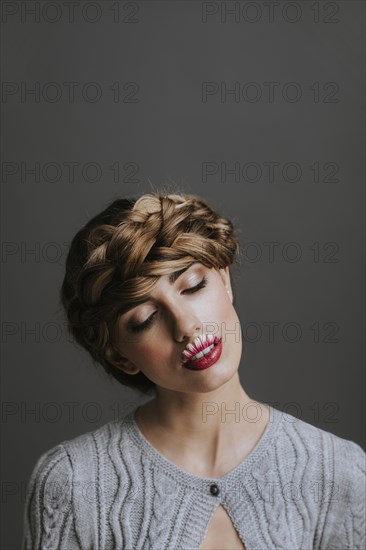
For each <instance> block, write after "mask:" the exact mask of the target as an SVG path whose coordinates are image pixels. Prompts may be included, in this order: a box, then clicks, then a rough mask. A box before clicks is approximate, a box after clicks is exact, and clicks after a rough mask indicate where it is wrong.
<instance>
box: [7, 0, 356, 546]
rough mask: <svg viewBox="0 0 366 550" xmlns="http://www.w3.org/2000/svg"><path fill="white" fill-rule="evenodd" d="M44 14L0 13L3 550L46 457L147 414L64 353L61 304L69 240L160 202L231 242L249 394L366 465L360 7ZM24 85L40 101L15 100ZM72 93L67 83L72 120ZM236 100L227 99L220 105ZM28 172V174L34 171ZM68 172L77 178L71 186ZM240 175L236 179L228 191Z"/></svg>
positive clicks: (182, 6) (150, 6)
mask: <svg viewBox="0 0 366 550" xmlns="http://www.w3.org/2000/svg"><path fill="white" fill-rule="evenodd" d="M23 4H24V5H26V7H27V8H32V7H33V8H34V6H35V3H34V2H26V3H23ZM47 4H50V3H49V2H45V3H43V4H42V5H43V6H46V8H44V11H43V12H41V13H40V16H39V20H38V21H36V20H35V16H34V15H32V14H29V13H28V12H27V10H26V9H25V8H24V6H23V8H22V5H21V3H20V2H9V3H7V8H6V11H3V12H2V55H1V57H2V79H3V90H2V92H3V94H2V105H1V107H2V128H3V131H2V145H3V152H2V169H3V170H2V181H1V194H2V199H3V200H2V212H1V214H2V216H1V218H2V227H1V231H2V293H1V303H2V306H1V314H2V344H3V345H2V349H3V353H2V426H1V428H2V508H3V528H2V540H1V548H4V549H10V548H14V549H15V548H19V545H20V539H21V530H22V515H23V505H24V491H25V487H26V484H27V482H28V480H29V476H30V474H31V471H32V468H33V467H34V465H35V462H36V460H37V458H38V457H39V456H40V454H41V453H43V452H45V451H46V450H47V449H49V448H50V447H52V446H53V445H56V444H57V443H59V442H61V441H63V440H65V439H70V438H73V437H75V436H77V435H79V434H82V433H84V432H86V431H90V430H94V429H96V428H97V427H99V426H100V425H102V424H104V423H105V422H107V421H109V420H112V419H113V418H116V417H117V416H118V415H120V416H122V415H123V414H125V413H126V412H128V411H129V410H130V409H131V408H133V407H135V406H136V405H137V403H139V402H143V401H144V400H146V398H144V397H140V396H139V395H138V394H136V393H135V392H132V391H130V390H126V389H124V388H123V387H122V386H120V385H118V384H117V383H114V382H110V381H108V380H107V379H106V377H105V376H104V375H103V373H102V371H101V370H100V371H99V370H98V369H96V368H95V367H94V366H93V365H92V363H91V360H90V359H89V357H88V356H87V354H86V353H85V352H84V351H83V350H80V349H78V348H77V347H76V345H74V344H73V342H71V341H70V338H69V337H68V335H67V333H66V330H65V325H64V317H63V314H62V311H61V309H60V304H59V302H58V291H59V288H60V285H61V282H62V279H63V274H64V261H65V257H66V251H67V243H68V242H70V241H71V239H72V237H73V236H74V234H75V232H76V231H77V230H78V229H79V228H80V227H81V225H82V224H84V223H85V222H86V221H87V220H88V219H89V218H90V217H91V216H92V215H94V214H96V213H97V212H99V211H100V210H101V209H102V208H103V207H105V206H106V205H107V204H108V203H109V202H111V201H112V200H113V199H115V198H118V197H122V196H125V195H128V196H134V195H135V194H136V195H139V194H141V193H143V192H150V191H152V190H155V188H156V187H159V186H161V185H162V184H167V185H169V186H170V187H169V189H170V190H174V189H175V188H176V186H178V187H179V189H181V190H182V191H186V192H190V193H195V194H198V195H201V196H203V197H205V198H206V199H207V200H208V201H209V203H210V204H211V206H213V207H214V208H216V209H217V210H219V211H220V212H221V213H222V214H223V215H225V216H227V217H229V218H230V219H232V220H233V222H234V224H235V226H236V228H237V231H238V235H239V238H240V242H241V247H242V252H243V254H242V256H241V261H240V263H238V264H237V265H235V266H234V267H233V269H232V280H233V285H234V293H235V306H236V309H237V312H238V315H239V318H240V320H241V323H242V327H243V330H244V337H245V339H246V341H245V342H244V349H243V357H242V361H241V365H240V378H241V382H242V385H243V387H244V388H245V390H246V391H247V393H248V394H249V395H250V396H251V397H252V398H253V399H257V400H260V401H263V402H267V403H272V404H274V406H276V407H277V408H279V409H281V410H286V411H288V412H289V413H290V414H293V415H294V416H297V417H299V418H301V419H302V420H305V421H307V422H310V423H311V424H313V425H315V426H318V427H319V428H322V429H325V430H327V431H330V432H332V433H334V434H336V435H339V436H340V437H343V438H346V439H350V440H353V441H355V442H357V443H358V444H360V445H361V446H363V447H365V438H364V433H365V414H364V413H365V402H364V389H363V388H364V382H365V380H364V333H365V324H364V279H365V277H364V275H365V273H364V256H363V248H364V150H365V139H364V103H363V100H364V94H365V69H364V67H365V59H364V37H365V23H364V21H365V18H364V16H365V5H364V3H363V2H361V1H347V2H345V1H338V2H332V3H327V2H319V3H313V2H305V1H298V2H295V3H294V2H292V3H290V2H282V1H281V2H280V6H277V7H276V6H275V8H274V10H275V11H274V17H273V18H271V17H270V12H269V7H268V6H266V3H265V2H256V5H253V4H254V3H253V2H252V3H248V2H237V9H239V11H238V12H236V14H234V15H230V14H228V13H227V10H228V9H229V8H232V7H233V6H234V8H235V3H234V2H222V3H217V2H216V3H215V2H211V3H201V2H198V1H197V2H196V1H184V2H182V1H171V2H168V1H160V0H159V1H140V2H129V3H125V2H120V3H119V4H118V3H116V2H114V3H113V2H109V1H104V2H94V3H91V2H78V6H77V7H76V8H75V14H74V21H73V22H72V21H71V19H72V18H71V14H70V12H68V11H67V8H66V6H64V5H63V3H62V2H56V3H55V2H54V3H53V4H52V6H51V5H49V6H48V7H47ZM55 4H58V6H59V10H58V11H56V8H55ZM117 4H118V5H119V7H120V13H119V20H118V18H117V13H116V11H113V10H112V9H111V8H112V5H114V6H116V5H117ZM314 5H315V6H317V8H318V15H317V14H316V12H315V11H314V9H315V8H314ZM311 6H313V8H311ZM114 9H116V8H114ZM3 10H4V6H3ZM97 10H99V11H97ZM215 10H217V12H216V13H215ZM208 12H209V13H208ZM256 16H257V20H255V19H256ZM36 17H37V14H36ZM225 17H226V19H225ZM57 18H58V20H57ZM52 19H55V21H54V22H53V23H52V22H51V20H52ZM93 19H96V21H95V22H94V23H93V22H92V20H93ZM249 20H251V22H250V21H249ZM36 82H38V83H39V86H40V96H39V98H37V97H36V98H35V96H32V95H28V96H27V95H24V94H23V95H22V87H23V91H24V88H25V87H26V88H30V87H32V86H33V87H34V86H35V83H36ZM65 82H74V83H79V85H77V84H75V98H74V102H71V100H70V99H69V96H68V90H69V88H68V87H67V85H65V84H63V83H65ZM90 82H94V83H96V84H94V85H93V86H89V88H88V86H86V87H85V85H86V84H87V83H90ZM116 82H118V83H119V87H120V94H119V101H117V102H115V101H114V99H115V96H114V93H113V91H112V90H111V89H110V86H112V85H113V83H116ZM205 82H210V83H214V84H211V90H213V93H212V94H210V95H208V96H207V97H206V98H205V97H203V95H202V89H203V87H204V86H205V84H204V83H205ZM268 82H276V83H278V86H277V87H276V88H275V94H274V97H273V98H269V95H268V89H269V88H268V84H267V85H266V84H264V83H268ZM52 83H53V84H52ZM126 83H127V84H126ZM131 83H132V84H131ZM235 83H238V84H236V86H239V92H240V95H239V97H234V96H233V95H230V94H229V95H226V96H225V95H223V96H221V95H220V90H223V89H224V87H225V86H226V87H227V89H232V88H233V87H234V86H235ZM248 83H252V84H251V85H249V86H248ZM289 83H296V84H295V85H296V89H297V90H301V92H302V95H301V97H298V98H296V97H295V96H294V92H295V85H294V84H291V85H289ZM69 86H70V85H69ZM95 86H97V87H98V89H99V90H100V91H101V97H100V98H99V100H97V101H95V102H93V101H91V100H92V98H93V97H94V92H95V89H96V88H95ZM116 86H117V85H116V84H114V89H115V90H116ZM83 87H84V88H83ZM82 88H83V90H84V96H85V97H84V96H83V95H82V93H81V89H82ZM57 89H58V90H61V96H60V97H59V98H57V97H56V99H55V101H52V98H53V97H55V91H57ZM317 89H318V90H319V94H317V93H316V90H317ZM216 90H218V91H216ZM255 91H256V92H257V93H260V92H262V96H261V97H257V99H255V93H254V92H255ZM132 92H134V93H132ZM286 93H287V95H286ZM85 94H86V95H85ZM38 99H39V100H38ZM205 99H206V100H205ZM292 99H297V100H296V101H292ZM268 162H275V163H279V164H278V166H277V168H276V170H275V172H274V179H273V180H272V181H269V178H268V164H267V165H266V164H264V163H268ZM22 163H23V164H22ZM37 163H38V164H39V169H40V174H39V176H37V175H36V176H32V175H31V174H29V173H27V172H26V170H27V169H29V168H32V167H34V166H35V165H36V164H37ZM48 163H52V164H48ZM65 163H78V164H76V165H75V178H74V180H72V178H71V177H70V174H69V172H68V169H67V164H65ZM88 163H96V166H97V167H98V170H99V172H100V173H99V174H98V173H97V171H96V169H95V166H94V167H93V165H91V164H88ZM130 163H132V164H130ZM205 163H210V164H209V165H206V164H205ZM235 163H239V164H237V166H239V168H240V170H241V174H239V176H238V177H237V178H235V175H233V174H230V173H226V174H225V167H226V169H230V168H232V167H233V166H234V165H235ZM248 163H256V164H254V165H253V164H252V165H248ZM288 163H296V164H295V165H294V164H290V165H289V164H288ZM328 163H329V164H328ZM112 165H114V166H115V169H114V171H113V170H111V168H110V167H111V166H112ZM117 165H118V166H119V172H120V173H119V177H118V178H117V177H116V179H117V181H114V176H116V166H117ZM205 166H206V168H207V166H208V167H209V169H210V172H209V174H208V175H207V174H206V176H207V177H204V176H205ZM317 167H318V169H319V174H318V177H317V176H316V175H315V171H316V169H317ZM246 169H247V170H248V171H247V173H246V174H247V175H246V176H245V170H246ZM258 169H259V170H262V175H261V176H259V177H258V178H257V181H249V180H250V179H252V180H255V170H258ZM296 170H297V171H298V172H296ZM22 171H23V174H22ZM212 172H214V173H212ZM296 173H297V175H298V176H299V178H298V180H297V181H294V180H296V177H295V176H296ZM95 176H100V177H98V178H97V177H96V181H94V182H93V181H91V180H92V179H93V178H94V177H95ZM52 179H54V180H56V181H52ZM291 180H292V181H291ZM265 243H277V244H276V246H275V249H274V256H273V257H272V256H270V255H269V249H270V245H268V244H265ZM289 243H292V244H289ZM32 251H33V252H32ZM295 252H296V253H297V254H298V255H299V256H298V257H296V256H295ZM300 256H301V257H300ZM292 260H296V261H292ZM271 322H276V323H278V325H276V328H275V330H274V333H273V338H270V337H269V326H268V323H271ZM287 323H295V324H296V327H297V329H301V337H300V338H299V340H298V341H295V342H290V340H291V339H294V338H295V336H296V333H295V328H294V326H291V325H286V324H287ZM286 326H287V329H288V332H286ZM32 330H33V332H32ZM258 330H260V331H262V332H257V331H258ZM256 335H257V337H256ZM10 526H11V527H10Z"/></svg>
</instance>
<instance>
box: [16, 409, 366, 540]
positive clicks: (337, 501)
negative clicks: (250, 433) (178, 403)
mask: <svg viewBox="0 0 366 550" xmlns="http://www.w3.org/2000/svg"><path fill="white" fill-rule="evenodd" d="M135 410H136V409H134V410H133V411H132V412H129V413H128V414H127V415H125V416H124V417H123V418H122V419H119V420H115V421H112V422H109V423H108V424H105V425H104V426H102V427H101V428H99V429H97V430H94V431H92V432H89V433H86V434H83V435H81V436H78V437H76V438H75V439H72V440H69V441H64V442H62V443H60V444H59V445H57V446H56V447H54V448H52V449H50V450H49V451H47V452H46V453H44V454H43V455H42V456H41V457H40V458H39V460H38V462H37V463H36V465H35V467H34V470H33V473H32V476H31V479H30V481H29V485H28V491H27V498H26V503H25V510H24V534H23V544H22V549H23V550H28V549H32V550H33V549H37V550H38V549H42V550H56V549H57V550H74V549H75V550H77V549H83V550H112V549H116V550H117V549H118V550H120V549H123V550H150V549H151V550H164V549H165V550H178V549H179V550H198V549H199V548H200V545H201V544H202V543H203V541H204V539H205V536H206V534H207V530H208V524H209V521H210V518H211V516H212V515H213V513H214V512H215V510H216V508H217V506H218V505H219V504H221V505H222V506H223V507H224V508H225V510H226V511H227V513H228V515H229V516H230V518H231V520H232V523H233V525H234V527H235V529H236V530H237V532H238V534H239V537H240V539H241V540H242V542H243V544H245V548H246V550H269V549H273V550H301V549H306V550H310V549H326V550H335V549H339V550H345V549H350V550H351V549H352V550H365V548H366V540H365V539H366V535H365V530H366V527H365V517H366V510H365V500H366V474H365V470H366V454H365V452H364V451H363V449H362V448H361V447H360V446H359V445H357V444H356V443H354V442H353V441H349V440H346V439H342V438H340V437H338V436H336V435H334V434H331V433H330V432H327V431H324V430H321V429H320V428H316V427H315V426H312V425H311V424H309V423H307V422H305V421H302V420H300V419H297V418H295V417H293V416H291V415H289V414H285V413H283V412H281V411H279V410H277V409H275V408H273V407H272V406H269V410H270V420H269V422H268V424H267V427H266V430H265V432H264V433H263V435H262V437H261V439H260V440H259V442H258V443H257V445H256V447H255V448H254V449H253V450H252V452H251V453H250V454H249V455H248V456H247V457H246V458H245V459H244V460H243V462H241V463H240V464H239V465H238V466H236V467H235V468H234V469H232V470H231V471H230V472H228V473H227V474H226V475H224V476H223V477H221V478H203V477H197V476H195V475H193V474H191V473H189V472H187V471H185V470H183V469H181V468H180V467H178V466H177V465H175V464H174V463H173V462H171V461H170V460H168V459H167V458H165V457H164V456H163V455H162V454H160V453H159V452H158V451H157V450H156V449H155V448H154V447H153V446H152V445H151V444H150V443H149V441H148V440H147V439H146V438H145V437H144V435H143V434H142V433H141V431H140V430H139V428H138V426H137V424H136V422H135V417H134V413H135ZM213 485H216V486H217V488H218V492H217V491H216V493H217V494H215V487H212V486H213Z"/></svg>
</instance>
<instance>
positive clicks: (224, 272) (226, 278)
mask: <svg viewBox="0 0 366 550" xmlns="http://www.w3.org/2000/svg"><path fill="white" fill-rule="evenodd" d="M219 275H220V277H221V279H222V282H223V283H224V285H225V288H226V292H227V293H228V295H229V298H230V301H231V303H233V298H234V297H233V291H232V288H231V280H230V270H229V266H228V265H227V266H226V267H225V268H222V269H219Z"/></svg>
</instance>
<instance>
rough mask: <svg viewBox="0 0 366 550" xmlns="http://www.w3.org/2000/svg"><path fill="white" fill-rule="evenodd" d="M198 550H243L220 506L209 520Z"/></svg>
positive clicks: (234, 530) (241, 543) (226, 515)
mask: <svg viewBox="0 0 366 550" xmlns="http://www.w3.org/2000/svg"><path fill="white" fill-rule="evenodd" d="M200 550H245V545H244V543H243V542H242V541H241V539H240V537H239V535H238V532H237V531H236V529H235V527H234V525H233V523H232V521H231V519H230V517H229V516H228V514H227V512H226V510H225V508H223V506H221V505H220V506H218V507H217V509H216V510H215V512H214V514H213V516H212V517H211V519H210V522H209V524H208V529H207V532H206V536H205V538H204V541H203V543H202V545H201V546H200Z"/></svg>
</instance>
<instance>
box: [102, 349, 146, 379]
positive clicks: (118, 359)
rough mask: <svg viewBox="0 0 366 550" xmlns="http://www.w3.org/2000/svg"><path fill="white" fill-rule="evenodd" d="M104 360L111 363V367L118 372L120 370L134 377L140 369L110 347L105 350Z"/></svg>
mask: <svg viewBox="0 0 366 550" xmlns="http://www.w3.org/2000/svg"><path fill="white" fill-rule="evenodd" d="M105 358H106V359H107V361H108V362H109V363H112V365H113V366H115V367H116V368H117V369H119V370H122V371H123V372H125V373H126V374H131V375H134V374H137V373H138V372H140V369H139V368H138V367H136V365H135V364H134V363H132V361H130V360H129V359H127V357H124V356H123V355H121V354H120V353H119V352H118V351H116V350H115V349H113V348H111V347H108V348H107V350H106V354H105Z"/></svg>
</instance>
